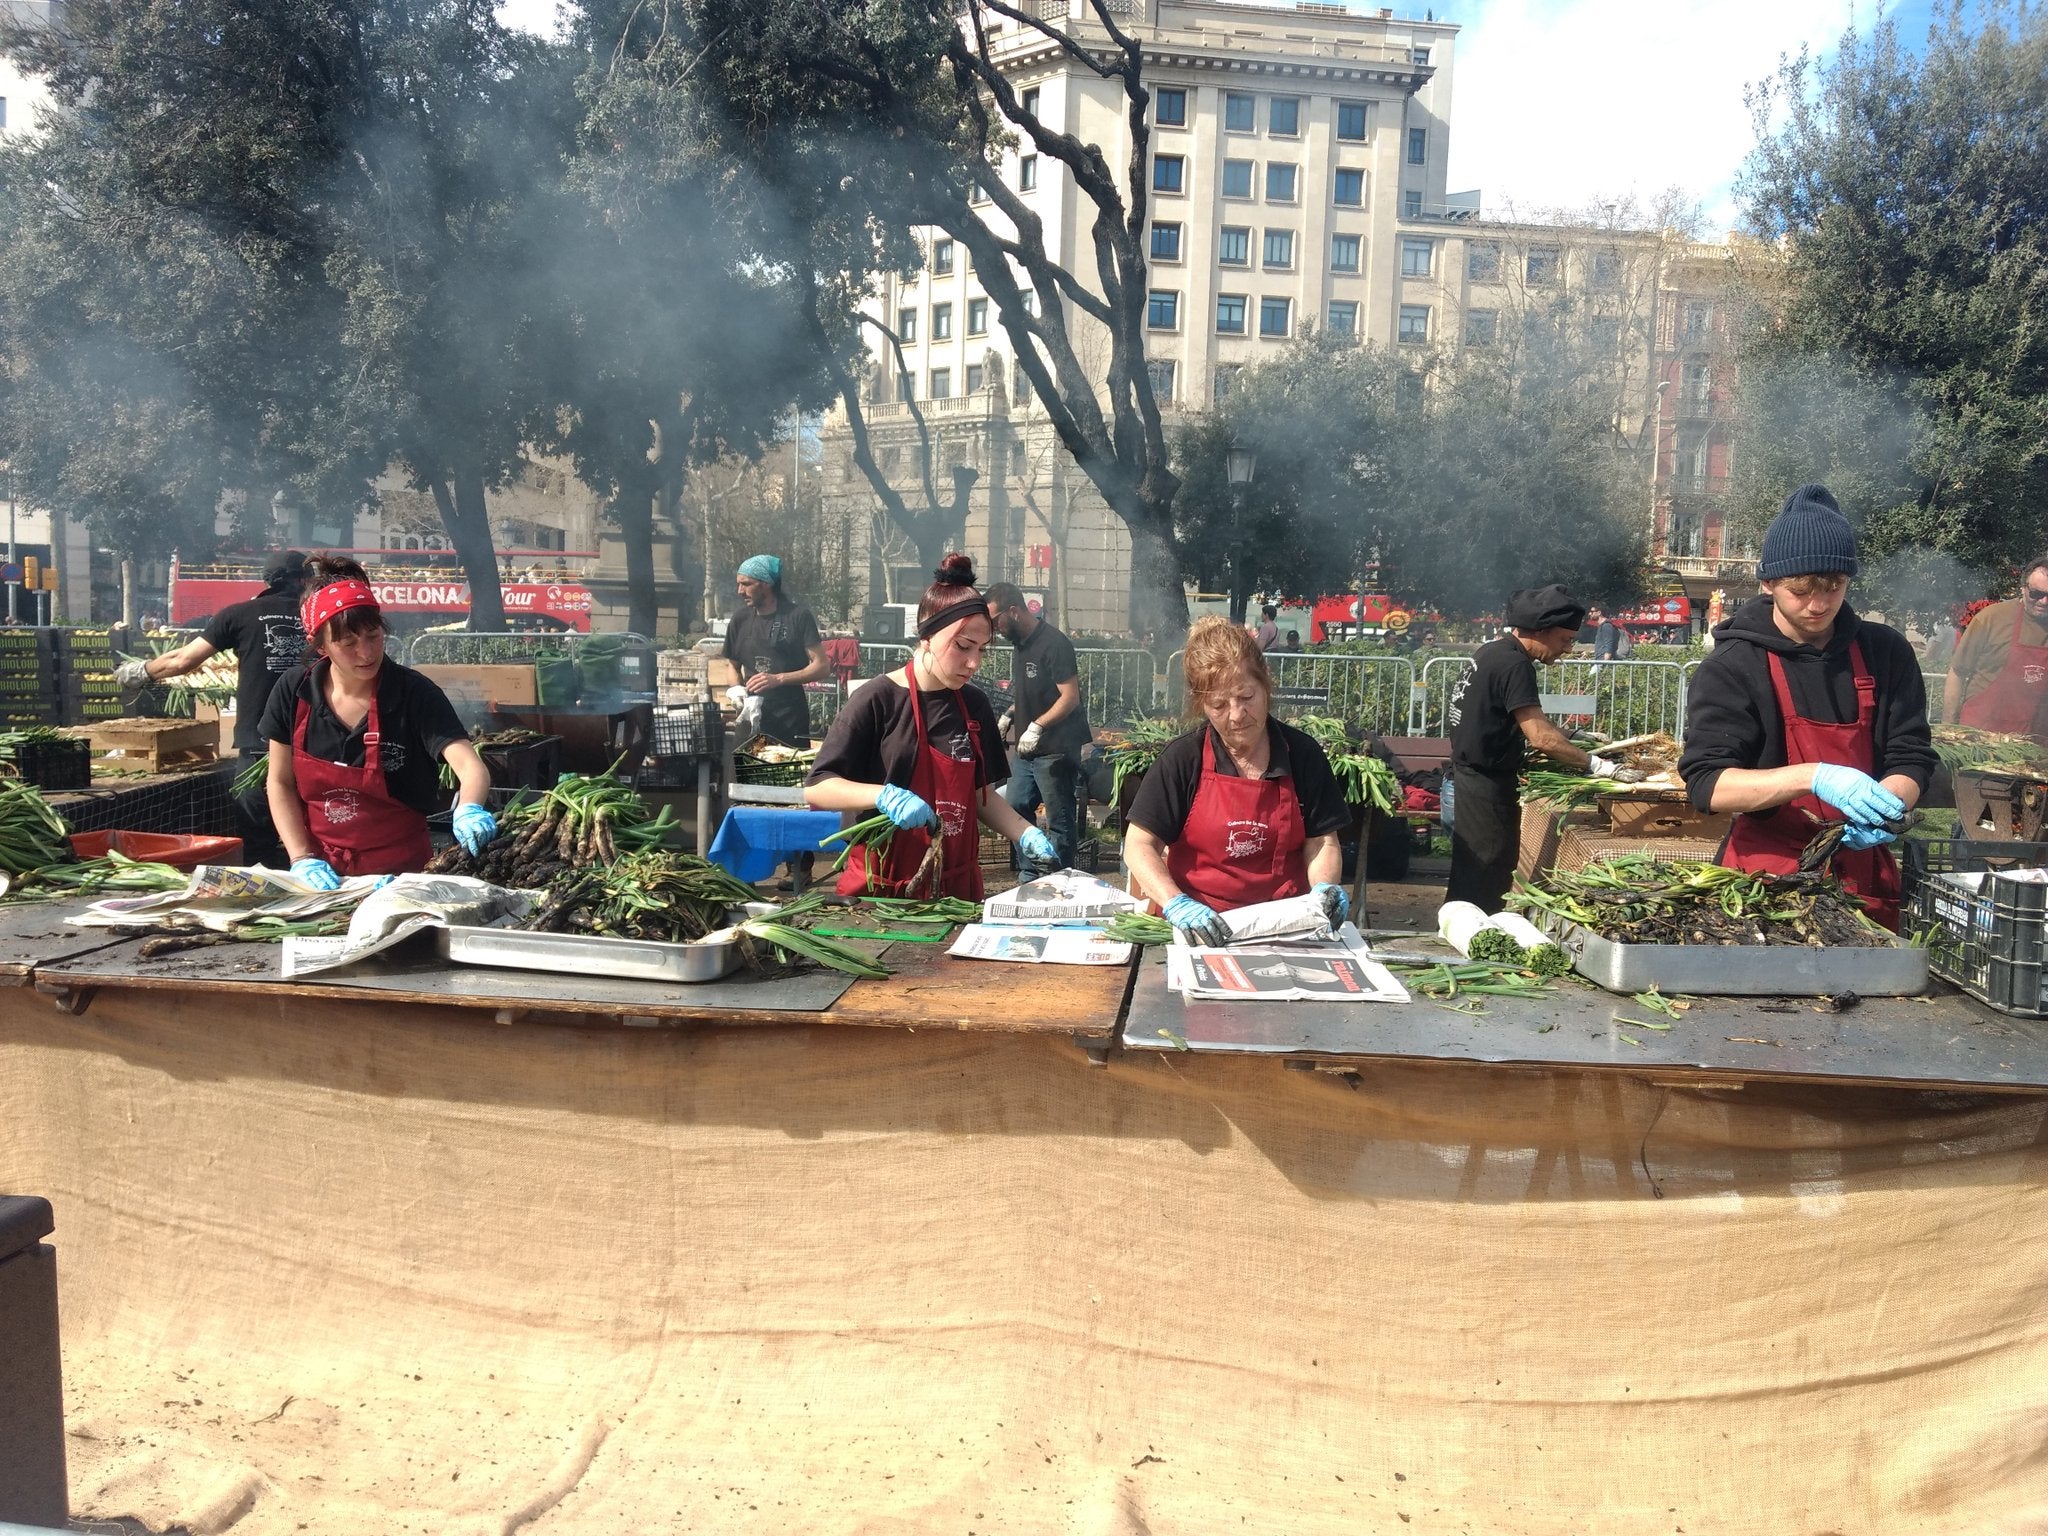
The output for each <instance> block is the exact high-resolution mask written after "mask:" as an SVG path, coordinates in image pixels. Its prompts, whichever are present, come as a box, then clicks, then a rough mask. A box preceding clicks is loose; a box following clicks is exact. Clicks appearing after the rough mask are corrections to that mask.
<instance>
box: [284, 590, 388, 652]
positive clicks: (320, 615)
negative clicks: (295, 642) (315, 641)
mask: <svg viewBox="0 0 2048 1536" xmlns="http://www.w3.org/2000/svg"><path fill="white" fill-rule="evenodd" d="M376 606H377V594H376V593H374V592H372V591H371V590H370V588H369V584H368V583H367V582H361V581H331V582H329V583H328V584H327V585H326V586H324V587H321V588H320V589H319V590H318V591H316V592H313V593H310V594H309V595H308V596H307V597H306V600H305V601H304V602H302V603H300V604H299V622H300V623H301V624H303V625H305V627H306V638H307V639H308V640H310V639H312V638H313V637H314V636H315V635H317V634H319V633H320V626H321V625H322V624H325V623H326V622H327V621H328V620H329V619H331V618H333V617H334V616H335V615H336V614H338V613H346V612H348V610H349V609H351V608H374V607H376Z"/></svg>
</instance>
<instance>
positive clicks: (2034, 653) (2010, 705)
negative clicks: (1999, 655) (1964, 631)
mask: <svg viewBox="0 0 2048 1536" xmlns="http://www.w3.org/2000/svg"><path fill="white" fill-rule="evenodd" d="M2026 622H2027V616H2026V614H2025V612H2020V613H2016V614H2014V615H2013V617H2012V645H2011V647H2010V648H2009V649H2008V650H2007V651H2006V653H2005V665H2004V666H2003V667H2002V668H2000V670H1999V673H1998V676H1997V677H1995V678H1993V679H1992V680H1991V685H1990V686H1989V687H1988V688H1983V689H1980V690H1979V691H1978V692H1976V693H1973V694H1971V695H1970V697H1969V698H1968V699H1966V700H1965V701H1964V702H1963V708H1962V712H1961V715H1960V717H1959V723H1961V724H1963V725H1967V726H1972V727H1974V728H1975V729H1977V730H1980V731H1997V732H1999V733H2001V734H2002V735H2008V736H2032V737H2034V738H2035V739H2036V740H2037V741H2038V740H2041V739H2043V738H2042V733H2041V729H2040V725H2039V719H2040V711H2041V700H2042V697H2043V695H2044V694H2048V645H2021V644H2020V631H2021V629H2022V628H2024V627H2025V625H2026Z"/></svg>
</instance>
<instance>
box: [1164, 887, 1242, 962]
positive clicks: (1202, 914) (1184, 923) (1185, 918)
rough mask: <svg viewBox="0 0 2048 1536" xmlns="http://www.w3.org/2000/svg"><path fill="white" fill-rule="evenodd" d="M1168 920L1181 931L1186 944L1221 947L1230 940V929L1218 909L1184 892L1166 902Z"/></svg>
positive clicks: (1182, 940)
mask: <svg viewBox="0 0 2048 1536" xmlns="http://www.w3.org/2000/svg"><path fill="white" fill-rule="evenodd" d="M1166 920H1167V921H1168V922H1169V923H1171V924H1173V926H1174V928H1175V930H1176V931H1178V932H1179V934H1180V937H1181V942H1182V943H1184V944H1195V945H1200V946H1203V947H1205V948H1208V949H1221V948H1223V947H1224V946H1225V945H1226V944H1228V943H1229V942H1230V930H1229V929H1228V928H1226V927H1224V926H1223V919H1222V918H1220V917H1218V916H1217V915H1216V909H1215V908H1214V907H1211V906H1206V905H1204V904H1203V903H1202V902H1199V901H1197V900H1195V898H1194V897H1192V896H1190V895H1188V894H1187V893H1186V892H1182V893H1181V894H1180V895H1178V896H1176V897H1174V898H1173V900H1171V901H1169V902H1168V903H1167V904H1166Z"/></svg>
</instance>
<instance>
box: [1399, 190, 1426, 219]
mask: <svg viewBox="0 0 2048 1536" xmlns="http://www.w3.org/2000/svg"><path fill="white" fill-rule="evenodd" d="M1401 216H1402V217H1403V218H1406V219H1419V218H1421V217H1422V194H1421V193H1420V192H1403V193H1402V194H1401Z"/></svg>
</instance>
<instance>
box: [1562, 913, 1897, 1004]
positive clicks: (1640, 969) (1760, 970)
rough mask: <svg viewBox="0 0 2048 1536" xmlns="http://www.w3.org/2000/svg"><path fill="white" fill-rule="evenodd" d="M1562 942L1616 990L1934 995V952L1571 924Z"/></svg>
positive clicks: (1579, 964)
mask: <svg viewBox="0 0 2048 1536" xmlns="http://www.w3.org/2000/svg"><path fill="white" fill-rule="evenodd" d="M1557 941H1558V943H1560V944H1562V945H1563V946H1564V947H1565V950H1566V951H1567V952H1568V953H1569V954H1570V955H1571V957H1572V967H1573V969H1575V970H1576V971H1577V972H1578V973H1579V974H1580V975H1581V976H1583V977H1585V978H1586V980H1588V981H1590V982H1592V983H1593V984H1594V985H1595V986H1599V987H1605V988H1606V989H1607V990H1608V991H1610V992H1643V991H1647V990H1648V989H1649V988H1651V987H1655V988H1656V989H1657V990H1658V991H1660V992H1696V993H1699V994H1701V995H1703V996H1720V997H1786V996H1791V997H1818V996H1820V995H1821V994H1822V993H1827V994H1830V995H1832V994H1834V993H1838V992H1858V993H1861V994H1862V995H1863V996H1865V997H1911V996H1914V995H1915V994H1917V993H1920V992H1925V991H1926V990H1927V951H1926V950H1925V949H1922V948H1920V947H1919V946H1918V945H1914V944H1907V943H1905V942H1903V941H1901V940H1896V939H1895V940H1893V942H1892V945H1891V947H1890V948H1883V949H1852V948H1849V947H1847V946H1844V945H1827V946H1823V947H1820V948H1811V947H1808V946H1806V945H1798V944H1782V945H1780V944H1622V943H1618V942H1616V941H1615V940H1613V939H1604V938H1602V937H1601V936H1600V935H1599V934H1597V933H1588V932H1587V931H1586V930H1585V929H1584V928H1581V927H1579V926H1578V925H1577V924H1576V923H1566V924H1565V925H1564V926H1563V927H1562V928H1561V929H1560V930H1558V932H1557Z"/></svg>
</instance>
